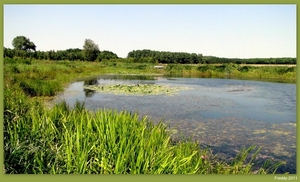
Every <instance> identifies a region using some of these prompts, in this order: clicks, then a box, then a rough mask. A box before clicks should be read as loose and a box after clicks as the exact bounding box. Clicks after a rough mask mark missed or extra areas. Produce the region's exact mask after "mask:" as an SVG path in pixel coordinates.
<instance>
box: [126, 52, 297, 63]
mask: <svg viewBox="0 0 300 182" xmlns="http://www.w3.org/2000/svg"><path fill="white" fill-rule="evenodd" d="M127 58H131V59H133V60H134V62H151V63H180V64H197V63H200V64H224V63H225V64H226V63H234V64H242V63H245V64H296V62H297V60H296V58H248V59H241V58H219V57H215V56H203V55H202V54H196V53H184V52H164V51H152V50H148V49H144V50H133V51H131V52H129V53H128V55H127Z"/></svg>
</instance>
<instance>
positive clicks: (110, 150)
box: [3, 60, 278, 174]
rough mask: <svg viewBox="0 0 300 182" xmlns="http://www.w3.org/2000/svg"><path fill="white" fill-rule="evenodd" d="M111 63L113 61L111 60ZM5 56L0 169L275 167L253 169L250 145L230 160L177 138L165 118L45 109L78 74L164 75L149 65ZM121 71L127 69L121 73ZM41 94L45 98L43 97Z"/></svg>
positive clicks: (223, 170)
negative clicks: (1, 160)
mask: <svg viewBox="0 0 300 182" xmlns="http://www.w3.org/2000/svg"><path fill="white" fill-rule="evenodd" d="M112 64H114V63H112ZM118 64H119V63H117V64H116V65H112V66H107V65H105V64H101V63H84V62H68V61H63V62H51V61H32V62H30V61H20V60H19V62H16V61H15V60H5V66H4V131H3V132H4V171H5V173H8V174H16V173H18V174H20V173H21V174H23V173H34V174H36V173H39V174H40V173H46V174H61V173H64V174H65V173H66V174H74V173H80V174H250V173H257V174H266V173H271V172H275V170H276V167H278V165H272V166H270V165H267V164H265V165H262V166H261V167H260V168H254V167H253V166H254V165H255V164H256V163H257V162H258V161H256V160H255V156H256V154H257V152H258V150H257V149H256V148H255V147H253V146H250V147H249V148H247V149H245V150H243V151H241V152H240V153H239V154H238V155H237V157H236V158H235V159H234V160H233V161H226V162H225V161H220V160H218V157H217V156H214V155H212V153H211V152H210V150H209V149H207V148H200V147H199V146H200V145H199V143H197V142H194V141H190V140H188V139H185V140H183V139H179V140H178V139H174V138H172V134H171V133H169V132H168V130H166V129H167V126H166V125H165V124H163V123H158V124H153V123H152V122H151V121H149V120H148V119H147V118H142V119H139V117H138V116H137V114H135V113H129V112H126V111H123V112H120V113H117V112H116V111H112V110H99V111H97V112H91V111H88V110H86V109H85V108H84V105H83V104H82V103H76V105H75V107H74V108H72V109H71V108H70V107H69V106H68V105H67V104H66V103H65V102H62V103H60V104H57V105H55V106H54V107H53V108H51V109H48V108H46V107H45V106H44V104H43V98H44V97H48V96H54V95H55V94H57V92H59V91H62V89H63V87H64V86H65V85H66V84H67V83H68V82H70V81H74V80H75V79H77V78H82V77H88V76H95V75H99V74H107V73H118V72H121V73H123V74H127V73H130V74H139V73H143V74H163V73H165V71H166V70H157V69H154V68H152V67H153V66H152V65H151V64H127V63H120V65H119V67H118ZM125 72H126V73H125ZM41 96H42V97H41Z"/></svg>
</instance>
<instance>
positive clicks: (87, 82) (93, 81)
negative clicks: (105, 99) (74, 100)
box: [83, 79, 99, 97]
mask: <svg viewBox="0 0 300 182" xmlns="http://www.w3.org/2000/svg"><path fill="white" fill-rule="evenodd" d="M83 85H84V86H85V85H99V82H98V80H97V79H90V80H85V81H84V84H83ZM83 91H84V93H85V96H86V97H92V96H93V95H94V94H95V91H94V90H90V89H85V88H84V89H83Z"/></svg>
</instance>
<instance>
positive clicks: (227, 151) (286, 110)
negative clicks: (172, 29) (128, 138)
mask: <svg viewBox="0 0 300 182" xmlns="http://www.w3.org/2000/svg"><path fill="white" fill-rule="evenodd" d="M90 84H97V85H99V84H100V85H101V84H161V85H169V86H184V87H188V88H189V89H188V90H183V91H180V92H179V93H178V94H176V95H174V96H169V95H149V96H134V95H118V94H110V93H97V92H94V91H90V90H86V89H84V88H83V86H84V85H90ZM59 100H66V101H67V103H68V104H70V105H73V104H74V103H75V102H76V101H77V100H79V101H81V102H85V106H86V108H88V109H90V110H98V109H100V108H108V109H117V110H119V111H121V110H129V111H133V112H138V113H139V114H140V115H141V116H145V115H147V116H148V117H149V118H150V119H152V120H153V121H155V122H158V121H160V120H162V119H163V121H164V122H165V123H168V124H169V126H170V127H171V128H175V130H173V131H176V132H177V134H183V135H185V136H189V137H193V139H196V140H198V141H200V142H201V143H202V144H203V145H205V146H209V147H210V148H211V149H212V150H213V152H215V153H218V155H219V156H222V157H223V158H225V159H230V158H232V157H234V156H235V154H236V152H238V151H240V150H241V149H242V148H243V147H249V146H250V145H253V144H254V145H256V146H258V147H262V149H261V151H260V153H259V157H260V158H261V159H265V158H270V159H276V160H280V161H285V162H287V164H286V165H285V166H283V167H281V168H280V169H279V172H289V173H295V172H296V85H295V84H287V83H274V82H263V81H250V80H235V79H216V78H178V77H145V76H144V77H138V76H115V75H106V76H101V77H98V78H93V79H90V80H86V81H78V82H74V83H72V84H70V86H69V87H68V88H66V90H65V91H64V92H63V93H62V94H60V95H59V96H58V98H57V99H56V102H57V101H59Z"/></svg>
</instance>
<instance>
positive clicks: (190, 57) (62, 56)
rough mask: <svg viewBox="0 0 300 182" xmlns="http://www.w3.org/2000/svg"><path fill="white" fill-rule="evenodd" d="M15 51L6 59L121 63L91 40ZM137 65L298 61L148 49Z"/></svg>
mask: <svg viewBox="0 0 300 182" xmlns="http://www.w3.org/2000/svg"><path fill="white" fill-rule="evenodd" d="M12 45H13V47H14V48H13V49H10V48H5V47H4V51H3V54H4V57H9V58H23V59H24V58H27V59H30V60H31V59H37V60H70V61H99V62H100V61H102V60H112V59H119V60H120V59H121V58H119V57H118V56H117V54H115V53H113V52H111V51H105V50H104V51H100V49H99V47H98V45H97V44H96V43H95V42H94V41H93V40H91V39H85V41H84V44H83V49H79V48H71V49H67V50H58V51H54V50H50V51H36V45H35V44H34V43H33V42H31V41H30V39H28V38H27V37H25V36H17V37H15V38H14V39H13V41H12ZM122 60H128V61H130V62H136V63H162V64H172V63H174V64H226V63H233V64H296V62H297V60H296V58H289V57H285V58H248V59H242V58H221V57H215V56H203V55H202V54H196V53H186V52H169V51H154V50H149V49H143V50H133V51H131V52H129V53H128V55H127V59H122Z"/></svg>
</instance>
